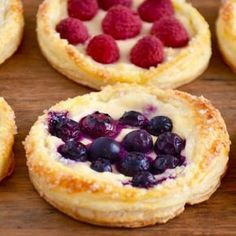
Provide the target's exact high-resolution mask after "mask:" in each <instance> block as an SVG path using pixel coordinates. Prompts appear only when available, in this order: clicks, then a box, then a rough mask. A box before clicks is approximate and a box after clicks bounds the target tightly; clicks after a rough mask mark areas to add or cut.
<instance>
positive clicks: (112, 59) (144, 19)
mask: <svg viewBox="0 0 236 236" xmlns="http://www.w3.org/2000/svg"><path fill="white" fill-rule="evenodd" d="M37 33H38V41H39V44H40V47H41V49H42V52H43V54H44V55H45V57H46V58H47V59H48V61H49V62H50V63H51V64H52V66H53V67H54V68H55V69H57V70H58V71H59V72H61V73H62V74H64V75H65V76H67V77H68V78H70V79H72V80H74V81H76V82H78V83H81V84H83V85H86V86H89V87H92V88H95V89H100V88H101V87H103V86H105V85H110V84H115V83H117V82H125V83H132V82H135V83H138V84H141V85H144V84H145V85H152V86H158V87H160V88H175V87H178V86H180V85H183V84H186V83H188V82H190V81H192V80H194V79H195V78H196V77H198V76H199V75H200V74H201V73H202V72H203V71H204V70H205V68H206V67H207V65H208V62H209V58H210V56H211V42H210V31H209V26H208V24H207V23H206V21H205V20H204V19H203V17H202V16H201V15H200V14H199V12H198V11H197V10H196V9H195V8H193V7H192V6H191V5H190V4H189V3H186V2H185V1H184V0H173V1H170V0H157V1H156V0H145V1H144V0H110V1H108V0H45V1H44V2H43V3H42V4H41V6H40V8H39V11H38V15H37Z"/></svg>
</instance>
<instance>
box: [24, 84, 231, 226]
mask: <svg viewBox="0 0 236 236" xmlns="http://www.w3.org/2000/svg"><path fill="white" fill-rule="evenodd" d="M137 98H138V99H137ZM229 145H230V140H229V136H228V133H227V130H226V126H225V123H224V121H223V119H222V117H221V115H220V113H219V111H218V110H216V109H215V108H214V107H213V106H212V105H211V103H210V102H209V101H207V100H206V99H204V98H203V97H200V98H198V97H194V96H191V95H189V94H187V93H184V92H179V91H172V90H166V91H163V90H159V89H156V88H153V87H142V86H138V85H133V86H132V87H131V86H129V85H124V84H123V85H122V84H117V85H115V86H108V87H106V88H105V89H104V90H103V91H101V92H96V93H95V92H94V93H90V94H88V95H84V96H78V97H76V98H73V99H69V100H67V101H63V102H60V103H58V104H57V105H55V106H53V107H52V108H50V109H49V110H48V111H46V112H45V114H44V115H42V116H40V117H39V118H38V120H37V122H36V123H35V124H34V125H33V127H32V129H31V131H30V133H29V135H28V137H27V138H26V141H25V149H26V155H27V164H28V168H29V175H30V178H31V181H32V183H33V185H34V186H35V188H36V189H37V191H38V192H39V193H40V195H41V196H42V197H43V198H44V199H45V200H46V201H48V202H49V203H50V204H52V205H53V206H54V207H56V208H58V209H59V210H61V211H62V212H64V213H66V214H68V215H70V216H72V217H73V218H75V219H78V220H81V221H84V222H89V223H92V224H97V225H104V226H117V227H142V226H147V225H152V224H156V223H164V222H167V221H168V220H169V219H172V218H174V217H175V216H177V215H179V214H180V213H181V212H183V211H184V207H185V205H186V204H196V203H200V202H202V201H205V200H207V199H209V197H210V196H211V195H212V194H213V193H214V192H215V191H216V189H217V188H218V187H219V185H220V181H221V177H222V176H223V174H224V173H225V171H226V167H227V162H228V153H229Z"/></svg>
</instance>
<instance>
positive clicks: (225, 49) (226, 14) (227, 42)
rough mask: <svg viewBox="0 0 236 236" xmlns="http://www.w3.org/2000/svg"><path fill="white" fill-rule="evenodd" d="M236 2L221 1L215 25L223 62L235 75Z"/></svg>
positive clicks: (229, 0)
mask: <svg viewBox="0 0 236 236" xmlns="http://www.w3.org/2000/svg"><path fill="white" fill-rule="evenodd" d="M235 22H236V1H235V0H226V1H222V6H221V8H220V12H219V16H218V19H217V23H216V33H217V38H218V44H219V49H220V51H221V53H222V56H223V58H224V60H225V62H226V63H227V64H228V65H229V66H230V67H231V69H232V70H233V71H234V72H235V73H236V60H235V59H236V57H235V53H236V23H235Z"/></svg>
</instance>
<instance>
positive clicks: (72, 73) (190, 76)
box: [37, 0, 211, 89]
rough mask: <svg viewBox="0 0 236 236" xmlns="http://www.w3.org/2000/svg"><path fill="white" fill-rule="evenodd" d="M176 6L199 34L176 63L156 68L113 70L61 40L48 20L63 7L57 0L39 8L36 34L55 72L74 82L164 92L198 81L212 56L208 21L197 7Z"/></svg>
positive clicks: (179, 0) (176, 3)
mask: <svg viewBox="0 0 236 236" xmlns="http://www.w3.org/2000/svg"><path fill="white" fill-rule="evenodd" d="M136 1H137V0H136ZM139 1H140V0H139ZM140 2H141V1H140ZM173 3H174V6H175V8H176V9H177V10H179V11H183V14H186V15H187V16H189V17H191V20H192V24H193V25H194V27H195V30H196V31H197V35H196V36H195V37H194V38H193V39H192V40H191V41H190V46H188V47H186V48H185V49H182V51H181V53H180V54H179V55H178V56H177V57H176V58H175V60H172V61H170V62H167V63H164V64H162V65H160V66H159V67H157V68H151V69H150V70H146V71H145V70H142V71H139V70H132V71H130V69H128V68H126V67H125V65H122V64H120V65H117V66H116V67H114V68H112V67H109V65H102V64H99V63H96V62H95V61H93V60H91V59H90V58H89V57H87V56H85V55H84V54H82V53H80V52H79V51H78V50H77V49H76V48H75V47H74V46H72V45H69V44H68V42H67V41H66V40H62V39H60V37H59V34H58V33H56V31H55V30H54V27H53V26H52V25H53V24H52V23H51V22H50V20H49V19H50V17H49V15H51V14H52V13H53V12H54V11H55V9H54V8H56V7H59V5H60V4H59V2H58V0H45V1H44V2H43V3H42V4H41V5H40V7H39V10H38V13H37V35H38V41H39V45H40V48H41V51H42V53H43V54H44V56H45V57H46V58H47V60H48V61H49V62H50V63H51V65H52V66H53V67H54V68H55V69H56V70H58V71H59V72H61V73H62V74H64V75H65V76H67V77H68V78H70V79H72V80H74V81H75V82H78V83H81V84H83V85H86V86H89V87H92V88H95V89H101V88H102V87H103V86H105V85H109V84H115V83H117V82H122V83H123V82H126V83H133V82H135V83H139V84H141V85H144V84H147V85H154V86H157V87H159V88H164V89H165V88H176V87H179V86H181V85H183V84H186V83H188V82H190V81H192V80H194V79H196V78H197V77H198V76H199V75H200V74H202V73H203V71H204V70H205V69H206V67H207V66H208V63H209V59H210V57H211V39H210V38H211V36H210V31H209V26H208V24H207V22H206V21H205V20H204V18H203V17H202V16H201V15H200V13H199V12H198V11H197V10H196V9H195V8H193V7H192V6H191V5H190V4H189V3H186V2H185V1H183V0H173ZM51 8H53V10H52V9H51ZM190 61H191V65H190V64H189V62H190ZM170 78H171V79H170Z"/></svg>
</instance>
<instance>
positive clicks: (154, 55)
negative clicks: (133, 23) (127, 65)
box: [130, 36, 164, 69]
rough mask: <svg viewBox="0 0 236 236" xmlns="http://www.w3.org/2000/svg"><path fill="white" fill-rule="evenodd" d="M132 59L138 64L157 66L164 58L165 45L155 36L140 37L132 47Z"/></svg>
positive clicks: (140, 65)
mask: <svg viewBox="0 0 236 236" xmlns="http://www.w3.org/2000/svg"><path fill="white" fill-rule="evenodd" d="M130 60H131V62H132V63H133V64H135V65H136V66H139V67H142V68H147V69H148V68H150V67H151V66H157V65H158V64H159V63H161V62H162V61H163V60H164V47H163V44H162V42H161V41H160V40H159V39H158V38H156V37H154V36H146V37H144V38H142V39H140V40H139V41H138V42H137V44H136V45H135V46H134V47H133V48H132V50H131V53H130Z"/></svg>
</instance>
